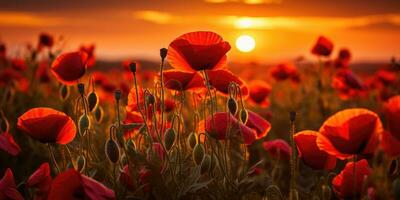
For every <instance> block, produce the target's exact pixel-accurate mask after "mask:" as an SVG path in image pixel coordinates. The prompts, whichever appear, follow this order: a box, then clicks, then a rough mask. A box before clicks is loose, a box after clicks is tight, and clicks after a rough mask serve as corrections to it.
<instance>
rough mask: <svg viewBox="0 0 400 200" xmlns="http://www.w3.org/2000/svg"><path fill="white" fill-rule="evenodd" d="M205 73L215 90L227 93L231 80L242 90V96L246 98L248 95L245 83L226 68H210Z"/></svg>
mask: <svg viewBox="0 0 400 200" xmlns="http://www.w3.org/2000/svg"><path fill="white" fill-rule="evenodd" d="M207 75H208V78H209V82H210V85H212V86H213V87H214V88H215V89H216V90H218V91H219V92H220V93H222V94H224V95H228V93H229V85H230V84H231V83H232V82H234V83H236V84H238V85H239V87H240V90H241V91H242V97H243V98H247V96H248V95H249V89H248V87H247V84H246V83H245V82H244V81H243V80H242V79H241V78H239V77H237V76H236V75H234V74H233V73H232V72H230V71H228V70H224V69H221V70H211V71H207Z"/></svg>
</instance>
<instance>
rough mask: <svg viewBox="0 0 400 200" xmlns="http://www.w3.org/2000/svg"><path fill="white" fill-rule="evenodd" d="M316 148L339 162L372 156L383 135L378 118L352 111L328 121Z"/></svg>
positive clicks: (363, 110)
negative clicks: (355, 156)
mask: <svg viewBox="0 0 400 200" xmlns="http://www.w3.org/2000/svg"><path fill="white" fill-rule="evenodd" d="M319 132H320V134H318V137H317V145H318V147H319V149H321V150H322V151H326V152H327V153H328V154H330V155H333V156H336V157H337V158H339V159H342V160H343V159H346V158H350V157H351V156H353V155H359V154H361V155H368V154H373V153H374V151H375V149H376V147H377V146H378V144H379V139H380V135H381V133H382V132H383V128H382V123H381V120H380V119H379V117H378V115H377V114H376V113H374V112H372V111H370V110H367V109H363V108H352V109H346V110H342V111H339V112H337V113H336V114H334V115H332V116H331V117H329V118H328V119H327V120H326V121H325V122H324V123H323V124H322V126H321V128H320V129H319Z"/></svg>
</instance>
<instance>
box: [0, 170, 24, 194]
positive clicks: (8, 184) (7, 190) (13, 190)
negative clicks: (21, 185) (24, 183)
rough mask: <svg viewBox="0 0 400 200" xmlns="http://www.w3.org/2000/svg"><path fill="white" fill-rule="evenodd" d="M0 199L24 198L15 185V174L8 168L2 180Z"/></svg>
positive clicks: (0, 182)
mask: <svg viewBox="0 0 400 200" xmlns="http://www.w3.org/2000/svg"><path fill="white" fill-rule="evenodd" d="M0 199H12V200H23V199H24V198H23V197H22V195H21V194H20V193H19V191H18V190H17V186H16V185H15V181H14V175H13V173H12V171H11V169H10V168H8V169H7V170H6V172H5V174H4V176H3V178H2V179H1V180H0Z"/></svg>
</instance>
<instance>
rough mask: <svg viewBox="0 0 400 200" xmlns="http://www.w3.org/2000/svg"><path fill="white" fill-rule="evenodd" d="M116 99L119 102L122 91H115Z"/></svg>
mask: <svg viewBox="0 0 400 200" xmlns="http://www.w3.org/2000/svg"><path fill="white" fill-rule="evenodd" d="M114 97H115V100H116V101H119V100H120V99H121V90H115V92H114Z"/></svg>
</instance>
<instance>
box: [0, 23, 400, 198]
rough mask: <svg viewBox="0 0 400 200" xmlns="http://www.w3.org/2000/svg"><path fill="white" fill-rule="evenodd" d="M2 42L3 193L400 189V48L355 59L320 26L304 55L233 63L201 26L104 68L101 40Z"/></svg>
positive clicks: (190, 194) (309, 193)
mask: <svg viewBox="0 0 400 200" xmlns="http://www.w3.org/2000/svg"><path fill="white" fill-rule="evenodd" d="M5 42H6V41H5ZM5 42H4V43H0V101H1V102H0V112H1V113H0V178H1V179H0V200H3V199H4V200H5V199H13V200H20V199H35V200H47V199H49V200H53V199H61V200H62V199H66V200H69V199H71V200H72V199H93V200H106V199H110V200H111V199H265V200H280V199H290V200H297V199H310V200H311V199H312V200H328V199H368V200H374V199H400V177H399V174H400V166H399V161H400V160H399V155H400V78H399V77H400V76H399V74H400V63H399V62H398V60H396V58H392V59H391V60H390V59H388V62H387V63H385V64H384V65H382V66H377V67H375V68H374V69H373V70H354V69H353V68H352V67H351V64H352V52H351V51H350V50H349V49H348V48H340V45H336V44H335V41H333V40H331V39H329V37H328V36H320V37H318V38H315V41H314V43H310V46H309V52H305V53H311V54H312V55H313V59H312V60H309V61H308V62H305V61H304V60H303V58H298V59H296V60H293V61H291V62H282V63H279V64H277V65H273V66H267V67H259V66H255V65H252V64H247V65H246V66H241V67H231V66H230V64H229V59H230V55H229V51H230V50H231V44H230V43H229V42H227V41H226V40H224V38H223V35H219V34H218V33H215V32H211V31H194V32H188V33H184V34H182V35H177V36H176V39H174V40H172V41H171V42H170V44H169V46H167V47H165V48H162V47H160V51H159V52H154V54H156V55H159V60H158V62H157V63H151V66H150V67H149V66H148V65H142V63H141V62H140V61H135V60H126V61H121V62H120V63H119V65H118V66H114V67H112V68H102V67H99V62H98V60H97V56H96V54H95V49H96V47H95V46H94V45H84V46H81V47H79V48H76V50H75V51H64V50H63V48H62V44H61V43H62V41H59V39H58V38H56V37H55V36H54V35H52V34H49V33H41V34H40V35H39V37H38V39H37V42H36V43H35V45H31V46H27V47H26V48H24V50H23V51H21V53H20V54H19V55H18V56H8V54H7V51H8V48H9V47H8V46H7V45H6V43H5ZM244 42H246V41H244ZM338 46H339V47H338ZM349 48H351V47H349ZM304 63H305V64H304Z"/></svg>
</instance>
